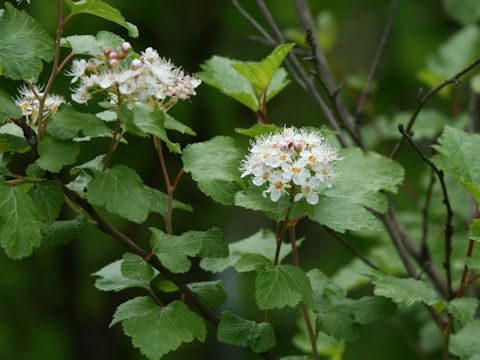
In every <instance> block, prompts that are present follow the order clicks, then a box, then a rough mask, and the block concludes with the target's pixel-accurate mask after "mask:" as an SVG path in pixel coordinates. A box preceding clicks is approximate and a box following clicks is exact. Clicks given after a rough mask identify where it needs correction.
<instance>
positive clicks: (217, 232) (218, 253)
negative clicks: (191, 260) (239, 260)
mask: <svg viewBox="0 0 480 360" xmlns="http://www.w3.org/2000/svg"><path fill="white" fill-rule="evenodd" d="M181 236H182V237H183V238H185V240H186V241H189V239H191V241H195V242H197V241H200V243H201V248H200V251H199V253H198V256H199V257H202V258H207V257H208V258H225V257H227V256H228V244H227V242H226V241H225V237H224V236H223V232H222V230H221V229H220V228H217V227H213V228H211V229H208V230H207V231H188V232H186V233H183V234H182V235H181Z"/></svg>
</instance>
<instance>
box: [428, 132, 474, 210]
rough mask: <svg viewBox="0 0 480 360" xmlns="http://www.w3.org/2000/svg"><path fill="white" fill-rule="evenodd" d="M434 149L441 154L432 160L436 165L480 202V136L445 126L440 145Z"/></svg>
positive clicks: (434, 146)
mask: <svg viewBox="0 0 480 360" xmlns="http://www.w3.org/2000/svg"><path fill="white" fill-rule="evenodd" d="M433 148H434V149H435V150H437V151H438V153H439V154H438V155H435V156H434V157H433V158H432V161H433V162H434V163H435V165H437V167H439V168H440V169H441V170H444V171H446V172H448V173H449V174H450V175H452V176H453V177H454V178H455V179H457V180H458V181H459V182H460V183H461V184H462V185H463V186H464V187H465V188H466V189H467V191H468V192H469V193H470V194H471V195H472V196H473V197H474V198H475V200H476V201H480V162H479V161H478V154H479V153H480V135H478V134H468V133H466V132H464V131H461V130H457V129H454V128H451V127H449V126H445V130H444V131H443V134H442V136H441V137H440V138H439V139H438V145H433Z"/></svg>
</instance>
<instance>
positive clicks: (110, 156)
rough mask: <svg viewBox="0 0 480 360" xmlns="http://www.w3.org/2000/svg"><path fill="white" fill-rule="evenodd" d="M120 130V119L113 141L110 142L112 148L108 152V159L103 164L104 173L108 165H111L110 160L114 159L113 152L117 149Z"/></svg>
mask: <svg viewBox="0 0 480 360" xmlns="http://www.w3.org/2000/svg"><path fill="white" fill-rule="evenodd" d="M119 130H120V119H117V124H116V125H115V130H114V131H113V135H112V141H111V142H110V146H109V148H108V152H107V157H106V159H105V162H104V163H103V168H102V171H105V169H106V168H107V167H108V164H109V163H110V159H111V158H112V155H113V152H114V151H115V149H116V146H115V144H116V142H117V134H118V131H119Z"/></svg>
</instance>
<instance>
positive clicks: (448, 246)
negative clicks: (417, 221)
mask: <svg viewBox="0 0 480 360" xmlns="http://www.w3.org/2000/svg"><path fill="white" fill-rule="evenodd" d="M398 130H399V131H400V133H401V134H402V135H403V137H404V138H405V139H407V141H408V142H409V143H410V144H411V145H412V146H413V148H414V149H415V151H416V152H417V153H418V154H419V155H420V157H421V158H422V160H423V161H424V162H426V163H427V164H428V165H429V166H430V167H431V169H432V170H433V171H434V172H435V174H436V175H437V177H438V180H439V181H440V185H441V187H442V193H443V203H444V204H445V207H446V209H447V216H446V218H445V230H444V232H445V262H444V264H443V266H444V268H445V272H446V274H447V287H448V299H451V298H452V294H453V293H452V274H451V267H450V258H451V255H452V235H453V225H452V220H453V210H452V207H451V206H450V201H449V198H448V192H447V187H446V185H445V181H444V178H443V176H444V174H443V171H442V170H440V169H438V168H437V166H436V165H435V164H434V163H433V162H432V160H430V159H429V158H428V157H427V155H425V153H424V152H423V151H422V150H421V149H420V148H419V147H418V145H417V144H416V143H415V141H413V139H412V135H411V133H409V132H407V131H405V129H404V128H403V125H402V124H400V125H398Z"/></svg>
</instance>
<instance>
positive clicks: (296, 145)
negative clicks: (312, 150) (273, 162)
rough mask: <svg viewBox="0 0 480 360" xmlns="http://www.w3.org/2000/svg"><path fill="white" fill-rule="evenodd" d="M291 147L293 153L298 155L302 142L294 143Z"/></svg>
mask: <svg viewBox="0 0 480 360" xmlns="http://www.w3.org/2000/svg"><path fill="white" fill-rule="evenodd" d="M293 147H294V148H295V151H296V152H297V153H299V152H300V151H302V149H303V141H296V142H295V143H294V144H293Z"/></svg>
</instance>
